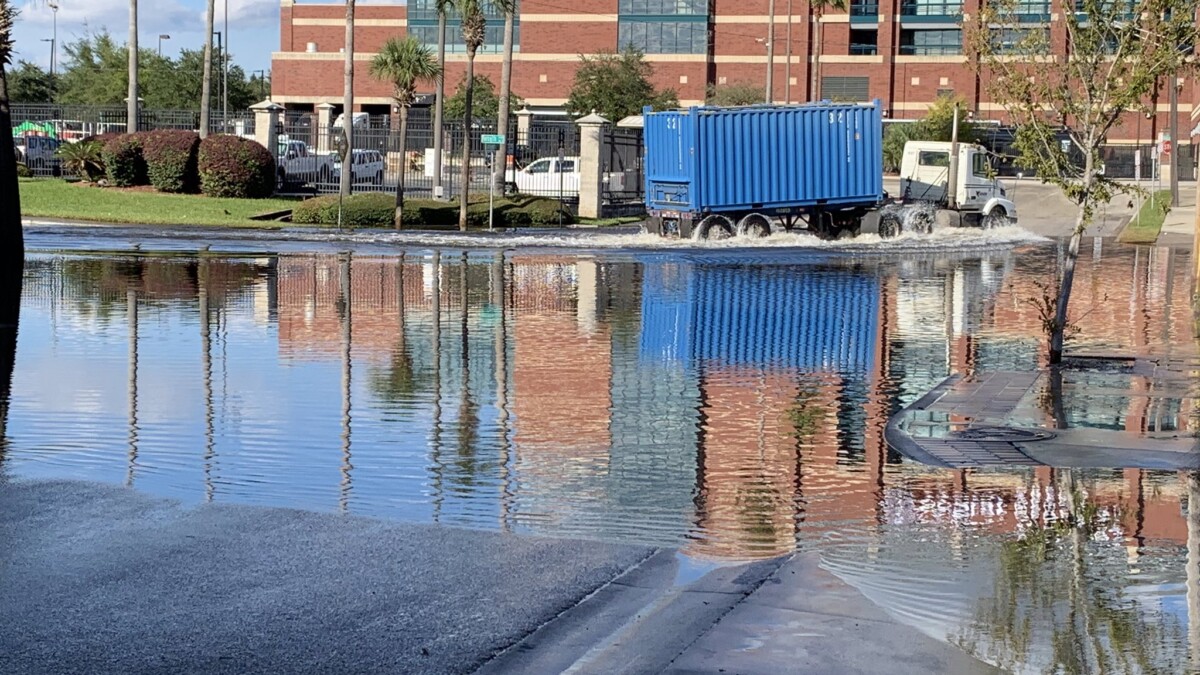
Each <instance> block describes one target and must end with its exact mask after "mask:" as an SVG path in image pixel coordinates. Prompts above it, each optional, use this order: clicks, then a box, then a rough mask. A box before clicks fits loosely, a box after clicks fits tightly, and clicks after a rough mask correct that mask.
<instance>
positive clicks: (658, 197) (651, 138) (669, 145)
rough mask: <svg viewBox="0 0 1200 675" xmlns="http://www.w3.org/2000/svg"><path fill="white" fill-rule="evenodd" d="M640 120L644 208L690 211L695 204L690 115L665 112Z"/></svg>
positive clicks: (693, 124) (692, 134)
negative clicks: (643, 134) (644, 187)
mask: <svg viewBox="0 0 1200 675" xmlns="http://www.w3.org/2000/svg"><path fill="white" fill-rule="evenodd" d="M644 119H645V139H646V140H645V142H646V201H647V204H648V205H649V206H650V208H656V209H678V210H690V209H692V208H693V207H694V205H695V203H696V200H695V195H694V190H693V187H694V185H693V173H694V172H693V165H694V160H695V144H694V140H695V117H694V115H692V114H690V113H689V112H667V113H655V114H653V115H646V116H645V118H644Z"/></svg>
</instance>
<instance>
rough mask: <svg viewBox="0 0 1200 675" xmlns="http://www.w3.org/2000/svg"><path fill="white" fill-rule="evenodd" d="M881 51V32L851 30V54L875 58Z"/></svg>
mask: <svg viewBox="0 0 1200 675" xmlns="http://www.w3.org/2000/svg"><path fill="white" fill-rule="evenodd" d="M878 50H879V31H877V30H853V29H852V30H851V31H850V54H851V55H853V56H874V55H875V54H876V52H877V51H878Z"/></svg>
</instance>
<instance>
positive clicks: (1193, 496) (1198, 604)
mask: <svg viewBox="0 0 1200 675" xmlns="http://www.w3.org/2000/svg"><path fill="white" fill-rule="evenodd" d="M1187 487H1188V493H1187V496H1188V511H1187V518H1188V520H1187V607H1188V644H1189V645H1190V646H1191V661H1192V663H1191V666H1192V670H1193V671H1196V672H1200V471H1194V472H1191V473H1189V474H1188V475H1187Z"/></svg>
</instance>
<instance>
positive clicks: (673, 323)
mask: <svg viewBox="0 0 1200 675" xmlns="http://www.w3.org/2000/svg"><path fill="white" fill-rule="evenodd" d="M879 303H880V283H879V279H878V277H876V276H874V275H872V274H867V273H863V272H857V271H853V270H845V269H829V268H807V269H797V268H794V267H771V266H758V265H754V266H716V267H713V266H707V265H695V264H691V263H682V264H649V265H647V266H646V270H645V276H644V277H643V282H642V333H641V344H640V351H641V358H642V359H643V360H647V361H666V362H681V363H684V364H687V365H692V364H693V363H695V362H697V361H700V362H706V363H713V364H719V365H735V366H746V365H750V366H766V367H777V368H796V369H799V370H804V371H810V372H837V373H842V374H854V373H865V372H869V371H871V370H872V369H873V368H874V367H875V365H876V364H875V349H876V346H877V345H876V342H877V340H878V339H879Z"/></svg>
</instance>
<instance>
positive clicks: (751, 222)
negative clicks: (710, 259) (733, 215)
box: [737, 213, 771, 237]
mask: <svg viewBox="0 0 1200 675" xmlns="http://www.w3.org/2000/svg"><path fill="white" fill-rule="evenodd" d="M737 234H738V236H739V237H769V236H771V219H770V218H767V217H766V216H764V215H763V214H761V213H751V214H750V215H748V216H744V217H743V218H742V219H741V220H739V221H738V224H737Z"/></svg>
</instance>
